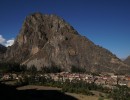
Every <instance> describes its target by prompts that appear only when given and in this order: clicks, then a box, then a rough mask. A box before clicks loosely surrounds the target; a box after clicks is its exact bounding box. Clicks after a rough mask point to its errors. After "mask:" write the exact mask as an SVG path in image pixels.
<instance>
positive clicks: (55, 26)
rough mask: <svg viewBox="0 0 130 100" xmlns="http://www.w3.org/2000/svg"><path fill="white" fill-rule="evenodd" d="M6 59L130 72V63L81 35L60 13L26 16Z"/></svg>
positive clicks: (34, 63) (29, 63)
mask: <svg viewBox="0 0 130 100" xmlns="http://www.w3.org/2000/svg"><path fill="white" fill-rule="evenodd" d="M5 59H6V60H7V61H15V62H20V63H21V64H26V65H27V66H31V65H35V66H36V67H37V68H38V69H40V67H50V66H58V67H60V68H62V69H63V70H65V71H70V69H71V67H72V66H75V67H79V68H84V69H86V71H97V72H101V71H106V72H120V71H122V72H126V71H127V70H128V69H129V66H127V65H126V64H124V63H123V62H122V61H121V60H120V59H118V58H117V57H116V56H115V55H113V54H112V53H111V52H110V51H108V50H106V49H104V48H102V47H99V46H97V45H95V44H94V43H93V42H92V41H90V40H89V39H87V38H86V37H84V36H81V35H80V34H79V33H78V32H77V31H76V30H75V29H74V28H73V27H72V26H71V25H69V24H68V23H67V22H66V21H65V20H63V19H62V18H60V17H58V16H56V15H47V14H45V15H44V14H41V13H34V14H31V15H29V16H27V17H26V19H25V21H24V23H23V26H22V28H21V31H20V33H19V35H18V36H17V38H16V40H15V42H14V44H13V45H12V46H11V47H9V48H8V50H7V52H6V54H5Z"/></svg>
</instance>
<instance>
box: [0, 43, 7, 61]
mask: <svg viewBox="0 0 130 100" xmlns="http://www.w3.org/2000/svg"><path fill="white" fill-rule="evenodd" d="M6 50H7V48H6V47H5V46H3V45H1V44H0V61H1V60H2V59H3V57H4V55H3V54H4V53H5V52H6Z"/></svg>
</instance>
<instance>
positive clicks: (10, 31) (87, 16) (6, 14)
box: [0, 0, 130, 58]
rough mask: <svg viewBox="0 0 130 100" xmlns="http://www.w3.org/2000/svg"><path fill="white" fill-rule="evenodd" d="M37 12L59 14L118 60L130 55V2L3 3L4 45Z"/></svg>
mask: <svg viewBox="0 0 130 100" xmlns="http://www.w3.org/2000/svg"><path fill="white" fill-rule="evenodd" d="M34 12H41V13H43V14H57V15H59V16H61V17H62V18H64V19H65V20H66V21H67V22H69V23H70V24H71V25H72V26H73V27H74V28H75V29H76V30H77V31H78V32H79V33H80V34H81V35H83V36H86V37H87V38H89V39H90V40H92V41H93V42H94V43H95V44H97V45H100V46H102V47H104V48H107V49H108V50H110V51H111V52H112V53H113V54H116V55H117V57H119V58H125V57H127V56H128V55H130V46H129V44H130V0H0V43H2V44H5V45H6V46H8V45H10V43H12V42H13V39H15V38H16V36H17V34H18V33H19V31H20V28H21V26H22V23H23V21H24V19H25V17H26V16H27V15H29V14H30V13H34Z"/></svg>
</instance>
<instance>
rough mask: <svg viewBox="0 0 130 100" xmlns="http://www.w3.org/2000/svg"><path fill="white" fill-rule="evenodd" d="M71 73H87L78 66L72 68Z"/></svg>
mask: <svg viewBox="0 0 130 100" xmlns="http://www.w3.org/2000/svg"><path fill="white" fill-rule="evenodd" d="M71 72H72V73H85V72H86V70H85V68H79V67H76V66H72V67H71Z"/></svg>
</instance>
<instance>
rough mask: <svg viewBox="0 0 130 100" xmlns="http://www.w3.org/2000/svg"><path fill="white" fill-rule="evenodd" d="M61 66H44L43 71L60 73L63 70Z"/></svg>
mask: <svg viewBox="0 0 130 100" xmlns="http://www.w3.org/2000/svg"><path fill="white" fill-rule="evenodd" d="M61 71H62V70H61V68H60V67H57V66H51V67H42V68H41V72H43V73H59V72H61Z"/></svg>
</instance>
